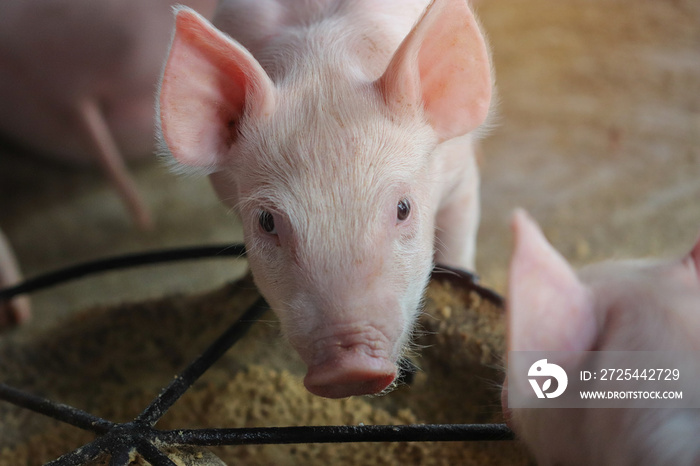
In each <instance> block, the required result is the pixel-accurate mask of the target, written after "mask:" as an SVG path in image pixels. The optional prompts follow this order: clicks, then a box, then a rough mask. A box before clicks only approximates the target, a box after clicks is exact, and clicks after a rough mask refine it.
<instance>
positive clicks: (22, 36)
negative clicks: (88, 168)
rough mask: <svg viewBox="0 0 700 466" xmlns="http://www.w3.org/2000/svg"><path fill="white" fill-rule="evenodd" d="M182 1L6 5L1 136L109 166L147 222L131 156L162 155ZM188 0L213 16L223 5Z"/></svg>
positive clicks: (0, 12) (0, 7)
mask: <svg viewBox="0 0 700 466" xmlns="http://www.w3.org/2000/svg"><path fill="white" fill-rule="evenodd" d="M175 3H176V2H173V1H172V0H153V1H147V2H141V1H133V0H104V1H99V2H93V1H69V2H64V1H61V0H38V1H32V2H23V1H17V0H10V1H6V2H1V3H0V133H2V134H3V135H4V136H5V137H9V138H11V139H13V140H14V141H15V142H17V143H19V144H21V145H23V146H25V147H28V148H31V149H32V150H33V151H34V152H37V153H40V154H42V155H46V156H51V157H54V158H56V159H58V160H61V161H65V162H69V163H82V164H88V163H91V164H98V165H100V166H101V167H102V168H103V170H104V171H105V173H106V174H107V176H108V177H109V179H110V181H112V182H113V184H114V185H115V187H116V188H117V189H118V190H119V192H120V194H121V196H122V197H123V199H124V201H125V203H126V205H127V207H128V208H129V209H130V211H131V213H132V214H133V216H134V218H135V221H136V223H137V224H139V225H140V226H143V227H146V226H148V225H149V224H150V217H149V213H148V211H147V209H146V207H145V205H144V203H143V201H142V200H141V198H140V197H139V194H138V192H137V190H136V187H135V184H134V183H133V181H132V179H131V177H130V176H129V174H128V172H127V171H126V168H125V166H124V160H125V159H126V160H128V159H135V158H146V157H149V156H152V154H153V146H154V144H153V141H154V126H153V113H154V112H153V93H154V91H155V88H156V84H157V81H158V77H159V75H160V70H161V65H162V61H163V59H164V57H165V55H166V54H167V50H168V41H169V39H170V35H171V30H172V14H171V13H170V10H171V8H172V5H174V4H175ZM177 3H181V2H177ZM185 3H189V4H191V5H192V6H193V7H195V8H197V9H199V10H200V11H202V13H203V14H207V15H210V14H211V13H212V12H213V9H214V7H215V0H193V1H191V2H185Z"/></svg>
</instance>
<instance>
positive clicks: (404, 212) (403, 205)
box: [396, 199, 411, 222]
mask: <svg viewBox="0 0 700 466" xmlns="http://www.w3.org/2000/svg"><path fill="white" fill-rule="evenodd" d="M410 213H411V203H410V202H408V199H401V200H400V201H399V203H398V204H397V205H396V218H397V219H398V220H399V221H400V222H403V221H404V220H406V219H407V218H408V216H409V215H410Z"/></svg>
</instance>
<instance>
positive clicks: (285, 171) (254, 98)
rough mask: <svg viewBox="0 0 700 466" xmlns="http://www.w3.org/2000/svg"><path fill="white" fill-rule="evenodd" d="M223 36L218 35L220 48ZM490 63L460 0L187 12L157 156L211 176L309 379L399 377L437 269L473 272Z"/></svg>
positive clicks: (326, 385)
mask: <svg viewBox="0 0 700 466" xmlns="http://www.w3.org/2000/svg"><path fill="white" fill-rule="evenodd" d="M227 34H228V35H227ZM490 97H491V75H490V65H489V57H488V53H487V49H486V45H485V43H484V40H483V37H482V35H481V33H480V32H479V29H478V27H477V24H476V22H475V19H474V17H473V15H472V13H471V12H470V10H469V8H468V5H467V2H466V1H464V0H435V1H434V2H432V3H430V5H429V4H428V1H425V0H423V1H386V0H384V1H377V0H371V1H370V0H365V1H362V0H360V1H342V0H335V1H322V0H316V1H273V0H262V1H255V2H253V1H224V2H222V4H221V5H220V7H219V9H218V11H217V15H216V16H215V19H214V21H213V24H210V23H209V22H207V21H205V20H204V19H203V18H201V17H200V16H198V15H197V14H195V13H194V12H192V11H191V10H188V9H182V10H180V11H179V12H178V13H177V18H176V33H175V36H174V39H173V43H172V46H171V50H170V55H169V57H168V61H167V64H166V66H165V70H164V74H163V80H162V84H161V91H160V96H159V111H160V114H159V119H158V124H159V126H160V133H161V136H162V146H163V152H164V154H166V156H167V157H170V158H171V160H172V161H173V163H174V164H177V165H178V166H179V167H182V169H183V170H188V169H189V170H190V171H195V172H197V171H198V172H200V173H208V174H210V175H211V180H212V183H213V186H214V188H215V189H216V191H217V193H218V194H219V196H220V197H221V199H222V200H223V201H224V202H226V203H227V204H229V205H230V206H231V207H233V208H234V210H235V211H236V212H237V214H238V215H239V216H240V218H241V220H242V223H243V227H244V233H245V243H246V248H247V250H248V257H249V262H250V267H251V270H252V272H253V275H254V277H255V280H256V283H257V285H258V286H259V288H260V290H261V292H262V294H263V295H264V296H265V298H266V299H267V301H268V302H269V303H270V305H271V306H272V308H273V309H274V310H275V311H276V313H277V314H278V316H279V318H280V321H281V323H282V327H283V331H284V333H285V334H286V336H287V337H288V338H289V340H290V342H291V343H292V345H293V346H294V348H295V349H296V350H297V351H298V352H299V354H300V355H301V357H302V358H303V360H304V361H305V362H306V364H307V365H308V373H307V376H306V379H305V385H306V387H307V388H308V389H309V390H310V391H311V392H313V393H315V394H318V395H321V396H326V397H331V398H338V397H345V396H350V395H360V394H367V393H377V392H380V391H381V390H383V389H384V388H386V387H387V386H388V385H389V384H390V383H391V382H392V381H393V380H394V378H395V376H396V371H397V368H396V363H397V360H398V358H399V356H400V355H401V353H402V351H403V349H404V347H405V345H406V344H407V342H408V340H409V337H410V332H411V329H412V326H413V323H414V321H415V317H416V314H417V312H418V308H419V304H420V300H421V297H422V293H423V290H424V288H425V285H426V283H427V279H428V276H429V273H430V271H431V268H432V260H433V254H434V247H433V243H434V241H435V231H436V228H437V229H438V230H439V231H440V233H439V234H438V240H439V243H440V245H441V246H442V248H441V249H440V250H439V252H438V253H437V255H436V257H437V259H438V261H440V262H445V263H448V264H451V265H456V266H462V267H465V268H471V267H472V266H473V255H474V241H475V235H476V227H477V224H478V174H477V171H476V166H475V161H474V155H473V150H472V135H471V132H472V131H474V130H475V129H477V128H478V127H479V126H480V125H481V124H482V122H483V121H484V119H485V118H486V115H487V111H488V108H489V102H490Z"/></svg>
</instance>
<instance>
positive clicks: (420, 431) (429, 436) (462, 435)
mask: <svg viewBox="0 0 700 466" xmlns="http://www.w3.org/2000/svg"><path fill="white" fill-rule="evenodd" d="M157 438H158V440H160V441H162V442H164V443H168V444H176V445H177V444H182V445H185V444H186V445H199V446H221V445H267V444H290V443H354V442H464V441H471V442H473V441H486V440H489V441H493V440H512V439H513V432H512V431H511V430H510V429H509V428H508V427H507V426H506V425H505V424H415V425H395V426H381V425H368V426H300V427H257V428H255V427H253V428H239V429H193V430H188V429H180V430H167V431H159V432H158V433H157Z"/></svg>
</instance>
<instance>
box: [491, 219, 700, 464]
mask: <svg viewBox="0 0 700 466" xmlns="http://www.w3.org/2000/svg"><path fill="white" fill-rule="evenodd" d="M514 229H515V252H514V253H513V259H512V261H511V268H510V277H509V282H510V283H509V286H508V314H509V317H508V319H509V335H508V347H509V351H557V352H568V353H566V354H570V355H571V356H569V357H567V358H566V360H565V363H563V364H562V367H563V369H565V370H566V372H567V373H568V374H570V377H571V376H572V374H578V373H579V371H580V370H581V369H582V368H583V367H584V366H583V365H584V363H585V361H584V359H585V358H584V356H583V355H584V354H586V353H581V352H585V351H597V352H606V354H608V355H610V354H616V353H612V352H619V351H646V352H653V353H651V354H652V355H653V356H654V358H655V359H649V358H650V356H649V354H650V353H645V354H646V355H645V358H648V361H647V362H646V363H647V364H648V365H649V367H650V370H656V369H655V368H668V369H671V368H673V369H676V370H677V371H679V373H680V377H682V379H683V380H684V381H685V382H684V383H685V384H686V385H685V386H686V387H687V386H688V384H689V385H690V387H691V388H690V389H688V390H683V394H682V399H681V400H678V401H679V402H682V403H681V406H691V407H692V406H699V405H700V390H698V388H697V382H698V381H700V362H699V361H698V359H697V357H696V356H693V355H696V354H698V353H697V351H698V350H700V341H699V340H698V337H697V335H698V334H699V333H700V240H698V241H697V242H696V244H695V246H694V247H693V248H692V250H691V251H690V253H688V254H687V255H685V256H684V257H682V258H681V259H680V260H673V261H661V260H629V261H608V262H602V263H599V264H594V265H590V266H587V267H584V268H582V269H581V270H579V271H578V273H576V272H574V270H573V269H572V268H571V266H569V264H568V263H567V262H566V260H565V259H564V258H563V257H562V256H561V255H559V253H558V252H556V251H555V250H554V249H553V248H552V246H550V245H549V243H547V240H546V239H545V238H544V236H543V235H542V232H541V231H540V230H539V229H538V228H537V226H536V225H535V223H534V222H533V221H532V220H531V219H530V218H529V217H527V215H526V214H524V213H523V212H520V213H518V214H517V215H516V217H515V220H514ZM611 357H614V356H611ZM606 367H614V368H616V369H624V367H625V366H624V365H623V364H616V365H612V364H611V365H609V366H606ZM628 367H629V366H628ZM601 376H602V373H599V374H598V377H597V378H596V380H593V381H591V382H589V386H588V388H587V389H590V390H598V391H605V390H610V385H611V382H610V379H607V380H601V379H602V378H603V377H601ZM618 377H619V375H618ZM617 380H620V379H619V378H618V379H617ZM625 380H627V381H629V382H627V385H626V387H627V388H628V389H633V388H632V387H634V389H635V390H636V389H637V388H638V389H639V390H654V389H655V388H654V387H656V386H655V385H654V382H652V381H651V380H652V379H651V376H650V381H647V380H646V376H645V377H642V378H632V377H630V378H627V375H625ZM657 380H658V379H657ZM667 380H668V379H667ZM513 382H514V381H510V385H509V386H510V389H511V390H513V389H514V388H513V386H512V383H513ZM529 388H530V387H529V386H528V387H527V389H529ZM505 393H506V392H504V394H505ZM506 398H507V397H506V396H504V399H503V401H504V410H505V411H506V412H507V413H510V424H511V425H512V427H513V428H514V429H515V430H516V431H517V432H518V434H519V435H520V437H521V438H522V439H523V440H524V441H525V442H526V443H527V444H528V446H529V447H530V448H531V449H532V451H533V453H534V455H535V457H536V459H537V464H540V465H543V466H544V465H592V464H596V465H616V466H618V465H630V466H631V465H660V464H687V465H691V464H700V445H699V444H698V442H697V432H698V430H700V416H698V412H697V409H692V408H687V407H686V408H682V407H668V408H656V409H654V408H649V407H647V406H649V403H650V400H649V399H643V398H642V397H639V399H634V400H633V401H635V404H634V405H633V406H632V407H628V408H624V409H623V408H620V409H609V408H597V409H593V408H585V409H565V408H551V409H549V408H535V409H533V408H529V409H522V408H520V409H512V410H508V409H507V407H506Z"/></svg>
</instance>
